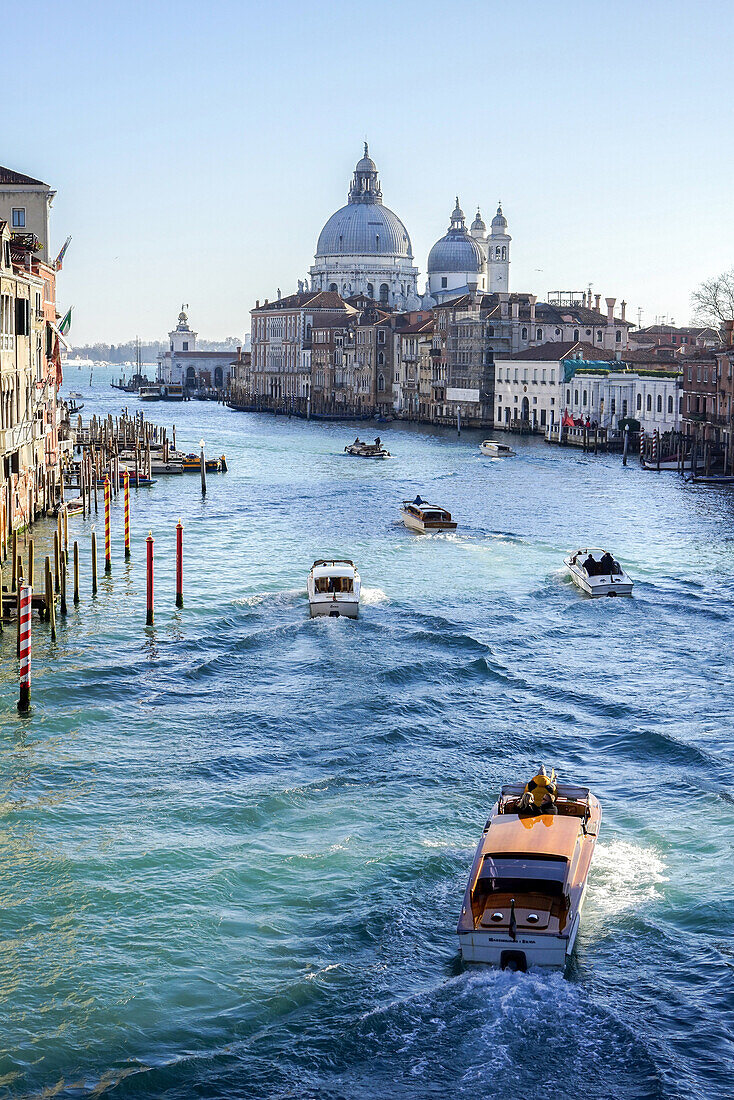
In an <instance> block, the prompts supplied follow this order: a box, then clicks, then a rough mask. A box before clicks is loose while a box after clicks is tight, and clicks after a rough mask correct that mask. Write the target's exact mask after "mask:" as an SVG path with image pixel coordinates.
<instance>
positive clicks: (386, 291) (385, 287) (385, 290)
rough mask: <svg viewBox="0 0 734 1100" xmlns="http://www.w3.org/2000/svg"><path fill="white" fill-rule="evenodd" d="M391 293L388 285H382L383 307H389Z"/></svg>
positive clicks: (381, 299) (381, 300) (381, 298)
mask: <svg viewBox="0 0 734 1100" xmlns="http://www.w3.org/2000/svg"><path fill="white" fill-rule="evenodd" d="M389 293H390V287H389V286H388V285H387V283H380V302H381V303H382V304H383V305H387V296H388V294H389Z"/></svg>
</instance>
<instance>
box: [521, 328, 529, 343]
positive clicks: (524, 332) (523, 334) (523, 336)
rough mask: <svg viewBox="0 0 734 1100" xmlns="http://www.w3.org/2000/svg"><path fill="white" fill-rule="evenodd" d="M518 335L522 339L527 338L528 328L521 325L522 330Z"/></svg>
mask: <svg viewBox="0 0 734 1100" xmlns="http://www.w3.org/2000/svg"><path fill="white" fill-rule="evenodd" d="M520 337H521V339H523V340H527V338H528V330H527V328H525V327H523V330H522V332H521V333H520Z"/></svg>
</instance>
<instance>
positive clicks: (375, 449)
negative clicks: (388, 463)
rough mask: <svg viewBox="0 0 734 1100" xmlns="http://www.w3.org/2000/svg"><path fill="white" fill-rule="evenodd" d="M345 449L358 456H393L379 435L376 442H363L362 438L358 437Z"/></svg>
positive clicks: (349, 453)
mask: <svg viewBox="0 0 734 1100" xmlns="http://www.w3.org/2000/svg"><path fill="white" fill-rule="evenodd" d="M344 450H345V451H346V453H347V454H348V455H354V456H356V457H357V458H392V455H391V454H390V452H389V451H388V450H386V449H385V447H383V446H382V441H381V440H380V437H379V436H378V437H377V439H375V442H374V443H363V442H362V440H361V439H360V438H359V437H357V439H355V441H354V443H350V444H349V446H348V447H345V448H344Z"/></svg>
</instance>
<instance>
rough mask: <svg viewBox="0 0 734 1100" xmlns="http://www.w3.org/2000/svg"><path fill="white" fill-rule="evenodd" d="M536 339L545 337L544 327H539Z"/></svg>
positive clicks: (536, 331)
mask: <svg viewBox="0 0 734 1100" xmlns="http://www.w3.org/2000/svg"><path fill="white" fill-rule="evenodd" d="M535 339H536V340H542V339H543V330H542V328H539V329H536V330H535Z"/></svg>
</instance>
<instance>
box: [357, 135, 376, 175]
mask: <svg viewBox="0 0 734 1100" xmlns="http://www.w3.org/2000/svg"><path fill="white" fill-rule="evenodd" d="M355 171H357V172H376V171H377V165H376V164H375V162H374V161H373V159H372V157H371V156H370V151H369V146H368V145H367V142H365V143H364V156H363V157H362V159H361V160H360V161H357V167H356V169H355Z"/></svg>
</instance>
